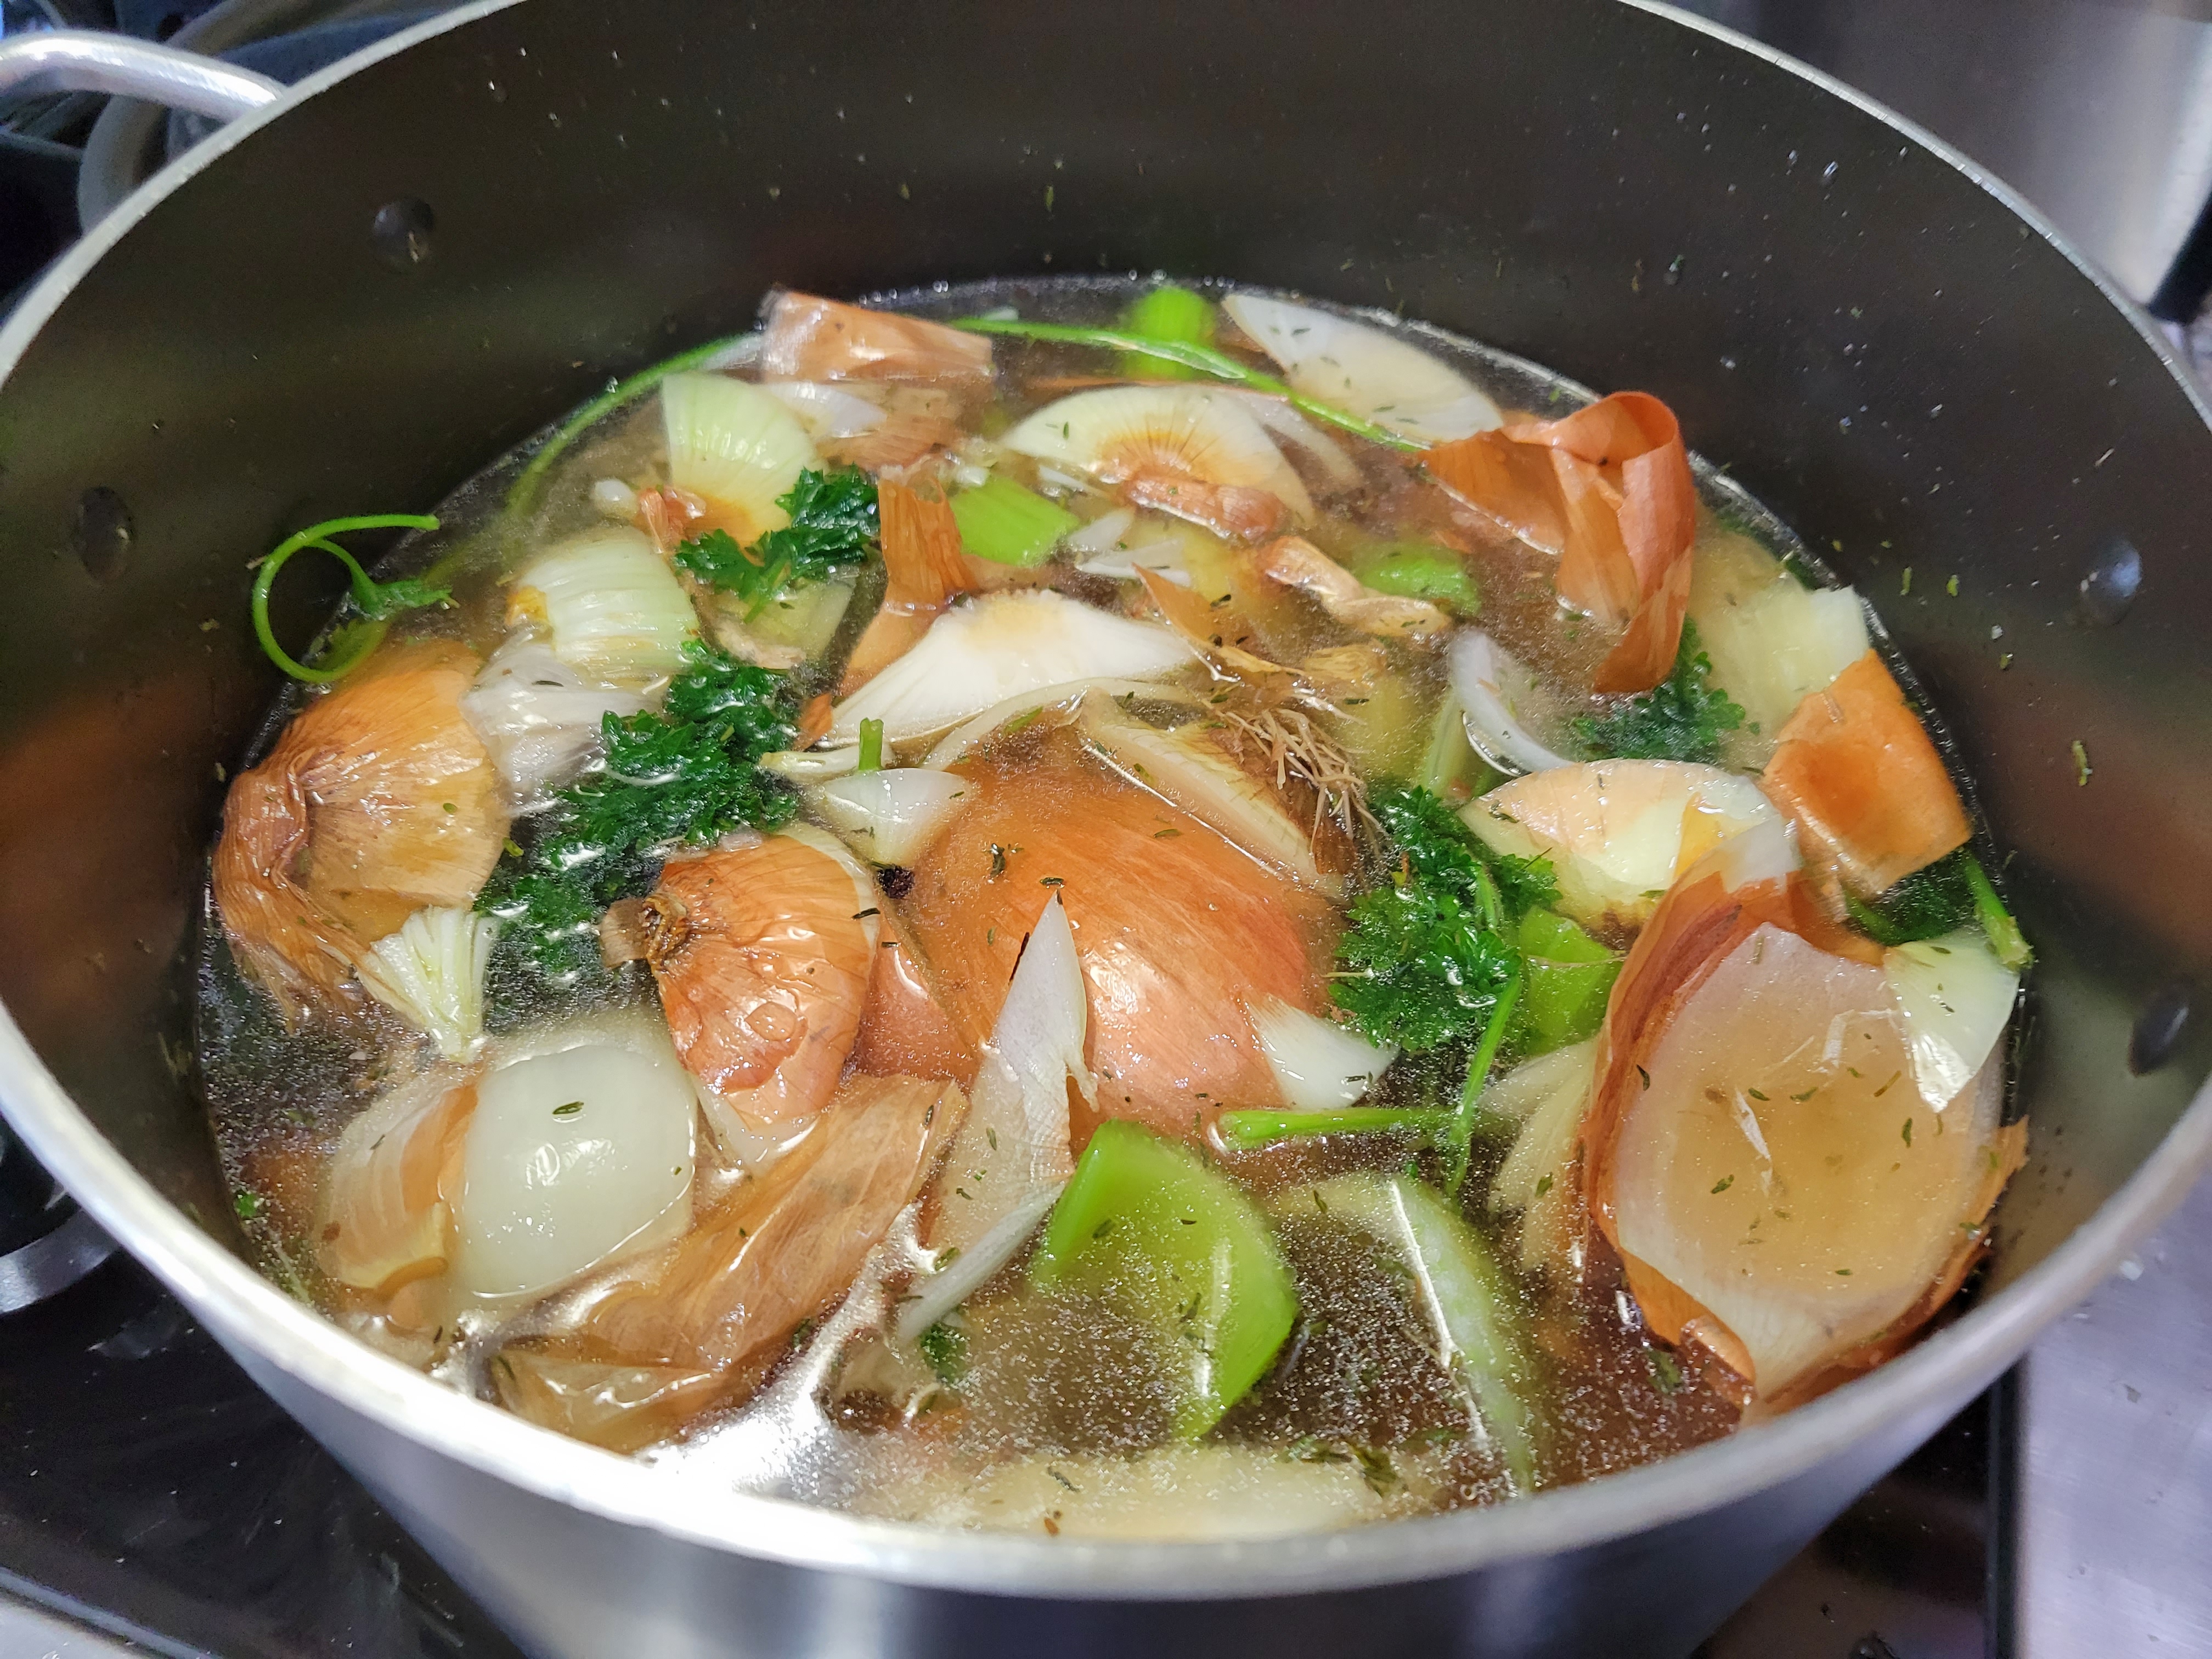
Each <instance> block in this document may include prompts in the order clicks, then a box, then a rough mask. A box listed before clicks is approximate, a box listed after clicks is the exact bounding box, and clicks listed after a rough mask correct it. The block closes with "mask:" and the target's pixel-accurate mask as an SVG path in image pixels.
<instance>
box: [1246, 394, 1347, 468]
mask: <svg viewBox="0 0 2212 1659" xmlns="http://www.w3.org/2000/svg"><path fill="white" fill-rule="evenodd" d="M1221 395H1223V396H1225V397H1231V398H1236V399H1237V400H1238V401H1239V402H1240V403H1242V404H1243V405H1244V407H1245V408H1247V409H1249V410H1251V411H1252V418H1253V419H1254V420H1255V421H1257V422H1259V423H1260V424H1261V426H1264V427H1266V428H1267V430H1268V431H1269V432H1271V433H1273V435H1275V436H1276V437H1278V438H1279V439H1281V440H1282V441H1284V442H1285V443H1287V444H1289V445H1290V446H1291V448H1293V449H1295V450H1297V451H1298V452H1299V453H1302V454H1304V456H1305V457H1306V458H1307V459H1308V460H1310V462H1311V463H1312V464H1313V466H1314V470H1315V471H1317V472H1319V473H1320V474H1321V476H1322V481H1323V482H1324V483H1327V484H1328V487H1329V488H1330V489H1358V487H1359V483H1360V476H1359V468H1358V465H1357V464H1356V463H1355V462H1354V461H1353V460H1352V457H1351V456H1349V455H1347V454H1346V453H1344V449H1343V447H1342V446H1341V445H1340V444H1339V443H1338V442H1337V441H1336V440H1335V439H1334V438H1332V437H1330V436H1329V435H1328V434H1327V433H1326V432H1324V431H1322V429H1321V428H1319V427H1317V426H1316V425H1315V424H1314V423H1313V422H1311V421H1310V420H1308V419H1306V417H1305V416H1303V415H1301V414H1299V413H1298V411H1297V408H1296V407H1295V406H1294V405H1292V404H1291V403H1289V402H1288V401H1286V400H1285V399H1284V398H1278V397H1275V396H1273V394H1272V393H1269V392H1233V391H1227V390H1224V392H1222V394H1221Z"/></svg>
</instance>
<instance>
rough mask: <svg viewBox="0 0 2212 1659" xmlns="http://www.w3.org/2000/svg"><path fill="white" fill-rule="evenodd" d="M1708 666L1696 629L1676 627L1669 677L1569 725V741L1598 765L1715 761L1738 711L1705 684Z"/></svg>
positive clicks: (1692, 625)
mask: <svg viewBox="0 0 2212 1659" xmlns="http://www.w3.org/2000/svg"><path fill="white" fill-rule="evenodd" d="M1712 672H1713V662H1712V659H1711V657H1708V656H1707V655H1706V654H1705V652H1704V651H1703V650H1702V649H1701V648H1700V647H1699V643H1698V625H1697V623H1693V622H1689V621H1685V622H1684V623H1682V642H1681V644H1680V646H1679V647H1676V649H1675V653H1674V671H1673V672H1672V673H1670V674H1668V676H1667V678H1665V679H1663V680H1662V681H1660V682H1659V684H1656V685H1655V686H1653V687H1652V688H1651V689H1650V690H1649V691H1644V692H1639V693H1638V695H1637V696H1632V697H1629V698H1626V699H1625V700H1623V701H1622V702H1620V703H1617V704H1615V705H1614V706H1613V708H1608V709H1607V710H1606V711H1605V712H1604V713H1603V714H1595V715H1590V714H1586V715H1584V716H1583V718H1581V719H1580V720H1577V721H1576V722H1575V735H1576V736H1577V738H1581V739H1582V741H1583V743H1584V744H1586V745H1588V747H1589V750H1590V752H1591V754H1592V755H1594V756H1595V757H1598V758H1600V759H1604V760H1672V761H1698V762H1701V763H1704V764H1705V765H1708V766H1710V765H1711V764H1712V763H1715V762H1716V761H1717V760H1719V759H1720V757H1721V739H1722V738H1723V737H1725V736H1726V735H1727V734H1728V733H1729V732H1733V731H1735V729H1736V728H1737V727H1738V726H1741V725H1742V724H1743V709H1742V708H1741V705H1739V704H1738V703H1737V702H1735V700H1734V699H1733V698H1731V697H1730V696H1729V694H1728V693H1727V692H1725V691H1723V690H1720V689H1719V688H1718V687H1717V686H1715V685H1714V684H1711V680H1712Z"/></svg>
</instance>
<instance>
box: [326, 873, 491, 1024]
mask: <svg viewBox="0 0 2212 1659" xmlns="http://www.w3.org/2000/svg"><path fill="white" fill-rule="evenodd" d="M498 937H499V923H498V921H495V919H494V918H492V917H490V916H480V915H477V913H476V912H475V911H473V910H471V909H466V908H460V907H452V908H423V909H421V910H417V911H416V913H415V914H414V915H411V916H410V917H408V918H407V920H406V921H405V922H404V923H403V924H402V925H401V927H400V929H399V931H398V933H392V934H389V935H387V936H386V937H385V938H383V939H379V940H377V942H376V943H375V944H374V945H372V946H371V947H370V948H369V953H368V956H366V957H363V958H362V962H361V964H360V967H359V969H358V971H359V974H360V976H361V984H362V989H363V990H365V991H367V992H368V994H369V995H371V996H373V997H374V998H375V999H376V1000H378V1001H379V1002H380V1003H382V1004H383V1005H384V1006H386V1007H387V1008H389V1009H391V1010H392V1012H394V1013H396V1014H398V1016H399V1017H400V1018H402V1019H404V1020H405V1021H406V1022H407V1023H408V1024H410V1025H412V1026H413V1027H414V1028H415V1029H416V1030H418V1031H422V1032H426V1033H428V1036H429V1037H430V1040H431V1041H432V1042H435V1044H436V1045H437V1048H438V1052H439V1054H441V1055H443V1056H444V1057H445V1058H446V1059H447V1060H459V1059H462V1058H464V1057H465V1056H466V1055H468V1054H472V1053H474V1052H475V1050H476V1049H477V1047H478V1045H479V1044H481V1043H482V1042H483V981H484V969H485V968H486V967H487V966H489V963H490V962H491V947H492V943H493V941H494V940H495V939H498Z"/></svg>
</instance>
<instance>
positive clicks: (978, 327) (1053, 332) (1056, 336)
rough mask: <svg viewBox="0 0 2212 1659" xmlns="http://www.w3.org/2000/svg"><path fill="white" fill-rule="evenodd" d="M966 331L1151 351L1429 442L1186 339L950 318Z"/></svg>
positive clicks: (1371, 434)
mask: <svg viewBox="0 0 2212 1659" xmlns="http://www.w3.org/2000/svg"><path fill="white" fill-rule="evenodd" d="M951 326H953V327H954V328H959V329H965V330H967V331H968V332H969V333H970V334H1006V335H1011V336H1012V337H1015V338H1017V339H1023V340H1051V341H1054V342H1056V343H1060V344H1061V345H1082V346H1101V347H1103V348H1104V349H1107V350H1109V351H1121V352H1133V353H1134V354H1136V355H1137V356H1140V357H1150V358H1152V359H1155V360H1157V361H1158V362H1169V363H1181V364H1182V365H1183V366H1184V367H1185V368H1194V369H1196V370H1197V371H1198V372H1199V373H1200V374H1211V375H1212V376H1213V378H1214V379H1216V380H1228V381H1230V382H1231V383H1233V384H1235V385H1237V386H1244V387H1247V388H1249V390H1251V391H1254V392H1267V393H1268V394H1269V395H1270V396H1272V397H1277V398H1284V399H1285V400H1286V401H1288V402H1289V403H1290V404H1291V405H1292V406H1293V407H1295V408H1297V409H1300V410H1304V411H1305V413H1307V414H1309V415H1310V416H1313V417H1314V419H1316V420H1317V421H1325V422H1328V424H1329V425H1331V426H1334V427H1337V428H1341V429H1342V430H1344V431H1346V432H1349V433H1351V434H1352V435H1354V436H1356V437H1361V438H1364V439H1366V440H1367V441H1369V442H1370V443H1376V444H1382V445H1383V446H1384V447H1388V448H1390V449H1404V450H1419V449H1426V448H1427V447H1428V446H1427V445H1426V444H1425V443H1423V442H1421V441H1419V440H1418V439H1414V438H1407V437H1401V435H1398V434H1397V433H1395V432H1393V431H1391V430H1390V429H1389V428H1388V427H1383V426H1377V425H1376V423H1375V422H1372V421H1370V420H1364V419H1362V418H1361V417H1360V416H1357V415H1352V414H1348V413H1346V411H1345V410H1341V409H1338V408H1336V407H1335V406H1334V404H1325V403H1323V402H1322V400H1321V399H1320V398H1309V397H1307V396H1306V395H1305V393H1304V392H1294V391H1292V390H1291V388H1290V387H1289V386H1287V385H1285V383H1284V382H1282V381H1281V380H1277V379H1276V378H1275V377H1274V376H1273V375H1272V374H1262V373H1261V371H1260V370H1258V369H1256V368H1252V367H1251V366H1250V365H1249V364H1248V363H1243V362H1238V361H1237V359H1236V358H1234V357H1232V356H1230V355H1229V354H1228V353H1227V352H1225V351H1220V350H1217V349H1215V348H1213V347H1212V346H1209V345H1198V344H1194V343H1191V342H1189V341H1186V340H1154V339H1147V338H1146V337H1145V336H1144V335H1141V334H1133V333H1131V332H1130V331H1127V329H1119V328H1075V327H1071V326H1069V325H1066V324H1064V323H1028V322H1024V321H1022V320H1021V319H1019V318H1017V317H959V318H955V319H953V322H952V324H951Z"/></svg>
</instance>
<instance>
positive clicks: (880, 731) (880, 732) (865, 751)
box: [853, 720, 884, 772]
mask: <svg viewBox="0 0 2212 1659" xmlns="http://www.w3.org/2000/svg"><path fill="white" fill-rule="evenodd" d="M853 769H854V771H856V772H880V771H882V770H883V769H884V723H883V722H882V721H881V720H862V721H861V722H860V759H859V761H857V762H856V763H854V768H853Z"/></svg>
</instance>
